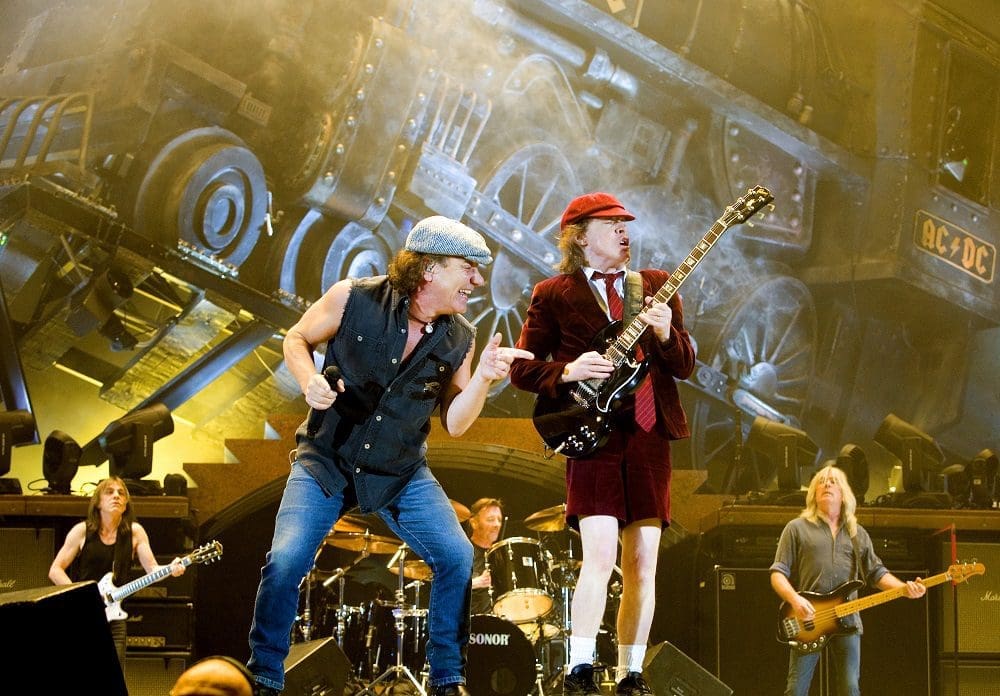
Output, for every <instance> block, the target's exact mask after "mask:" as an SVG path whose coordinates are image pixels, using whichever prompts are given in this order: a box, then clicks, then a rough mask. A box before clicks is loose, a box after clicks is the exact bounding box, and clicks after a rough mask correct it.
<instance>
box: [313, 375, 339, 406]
mask: <svg viewBox="0 0 1000 696" xmlns="http://www.w3.org/2000/svg"><path fill="white" fill-rule="evenodd" d="M342 391H344V380H343V379H338V380H337V389H336V391H334V390H333V389H331V388H330V383H329V382H327V381H326V377H324V376H323V375H322V374H321V373H319V372H317V373H316V374H314V375H313V376H312V377H310V378H309V384H307V385H306V393H305V397H306V403H307V404H309V406H310V407H311V408H315V409H319V410H321V411H325V410H326V409H328V408H330V406H332V405H333V402H334V401H336V400H337V392H342Z"/></svg>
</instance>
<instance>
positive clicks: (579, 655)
mask: <svg viewBox="0 0 1000 696" xmlns="http://www.w3.org/2000/svg"><path fill="white" fill-rule="evenodd" d="M595 650H597V638H596V636H595V637H594V638H581V637H579V636H570V637H569V669H573V668H574V667H576V666H577V665H592V664H594V651H595Z"/></svg>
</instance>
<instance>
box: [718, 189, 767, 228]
mask: <svg viewBox="0 0 1000 696" xmlns="http://www.w3.org/2000/svg"><path fill="white" fill-rule="evenodd" d="M773 200H774V196H772V195H771V192H770V191H768V190H767V189H766V188H764V187H763V186H754V187H752V188H750V189H748V190H747V192H746V193H745V194H743V195H742V196H740V197H739V198H737V199H736V200H735V201H733V203H732V205H730V206H729V207H728V208H726V212H725V213H724V214H723V215H722V217H721V218H719V222H720V223H721V224H723V225H725V226H726V227H729V226H731V225H735V224H737V223H740V222H745V221H746V220H748V219H750V218H751V217H753V216H754V215H755V214H756V213H757V211H759V210H760V209H761V208H763V207H764V206H766V205H767V204H769V203H770V202H771V201H773Z"/></svg>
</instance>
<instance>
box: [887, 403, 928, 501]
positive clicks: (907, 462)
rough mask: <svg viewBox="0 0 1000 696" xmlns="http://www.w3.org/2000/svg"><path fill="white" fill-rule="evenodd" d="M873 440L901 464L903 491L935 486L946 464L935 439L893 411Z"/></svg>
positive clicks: (916, 490)
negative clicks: (934, 479)
mask: <svg viewBox="0 0 1000 696" xmlns="http://www.w3.org/2000/svg"><path fill="white" fill-rule="evenodd" d="M874 440H875V442H877V443H878V444H880V445H881V446H882V447H884V448H885V449H887V450H888V451H889V452H890V454H892V455H894V456H895V457H896V458H897V459H898V460H899V461H900V463H901V464H902V468H903V490H905V491H906V492H907V493H918V492H922V491H931V490H932V489H933V478H934V476H935V475H936V474H939V473H941V467H942V465H943V463H944V454H943V453H942V452H941V448H940V447H938V444H937V443H936V442H935V441H934V438H932V437H931V436H930V435H928V434H927V433H925V432H923V431H922V430H919V429H918V428H916V427H915V426H913V425H910V424H909V423H907V422H906V421H904V420H902V419H900V418H899V417H898V416H896V415H895V414H892V413H890V414H889V415H887V416H886V417H885V420H883V421H882V424H881V425H880V426H879V429H878V431H877V432H876V433H875V438H874Z"/></svg>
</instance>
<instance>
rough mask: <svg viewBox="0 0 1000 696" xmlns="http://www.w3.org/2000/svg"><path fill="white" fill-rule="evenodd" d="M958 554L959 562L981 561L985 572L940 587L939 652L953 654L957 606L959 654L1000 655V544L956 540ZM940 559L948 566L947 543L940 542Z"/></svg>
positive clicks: (949, 547)
mask: <svg viewBox="0 0 1000 696" xmlns="http://www.w3.org/2000/svg"><path fill="white" fill-rule="evenodd" d="M957 555H958V562H959V563H962V562H973V561H975V562H979V563H982V564H983V565H984V566H986V573H985V574H983V575H974V576H972V577H970V578H969V579H968V580H966V581H965V582H963V583H959V584H958V585H954V586H952V585H951V584H945V585H942V586H941V589H940V591H939V592H940V596H941V604H940V606H941V646H940V647H941V652H942V653H944V654H947V655H953V654H954V653H955V644H956V641H955V634H956V630H955V629H956V617H955V607H956V606H957V607H958V617H957V624H958V631H957V632H958V653H959V654H960V655H979V656H990V657H996V658H1000V628H998V627H1000V544H989V543H966V542H959V544H958V550H957ZM941 560H942V567H943V568H947V567H948V566H949V565H951V545H950V544H942V549H941ZM933 591H934V590H931V592H933Z"/></svg>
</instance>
